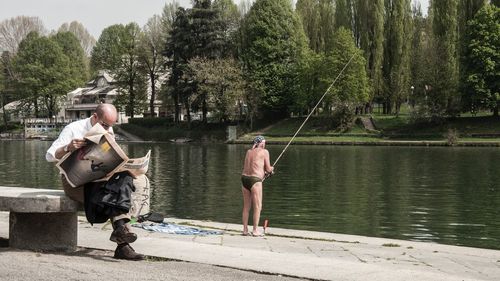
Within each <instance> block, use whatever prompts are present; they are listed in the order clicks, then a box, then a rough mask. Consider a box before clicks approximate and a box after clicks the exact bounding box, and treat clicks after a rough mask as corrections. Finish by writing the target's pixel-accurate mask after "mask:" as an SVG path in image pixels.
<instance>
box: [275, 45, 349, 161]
mask: <svg viewBox="0 0 500 281" xmlns="http://www.w3.org/2000/svg"><path fill="white" fill-rule="evenodd" d="M355 55H356V54H354V55H352V57H351V59H349V61H348V62H347V63H346V64H345V65H344V67H343V68H342V70H341V71H340V73H339V74H338V75H337V77H336V78H335V80H333V82H332V84H330V86H329V87H328V89H326V91H325V93H324V94H323V96H321V98H320V99H319V101H318V103H317V104H316V105H315V106H314V108H313V109H312V110H311V112H309V115H307V117H306V120H304V122H302V125H300V127H299V129H298V130H297V132H295V134H294V135H293V137H292V138H291V139H290V141H289V142H288V144H287V145H286V146H285V148H284V149H283V151H281V153H280V155H279V156H278V158H276V160H275V161H274V163H273V167H274V166H275V165H276V163H278V161H279V160H280V159H281V156H283V154H284V153H285V151H286V150H287V148H288V146H290V144H291V143H292V141H293V139H295V137H296V136H297V134H298V133H299V132H300V130H301V129H302V127H304V125H305V124H306V122H307V120H309V117H311V115H312V114H313V112H314V111H315V110H316V108H317V107H318V106H319V104H320V103H321V101H322V100H323V99H324V98H325V96H326V94H328V92H329V91H330V89H331V88H332V87H333V85H334V84H335V82H337V80H338V79H339V77H340V75H342V73H343V72H344V70H345V69H346V68H347V66H348V65H349V64H350V63H351V61H352V59H353V58H354V56H355Z"/></svg>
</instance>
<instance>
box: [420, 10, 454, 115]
mask: <svg viewBox="0 0 500 281" xmlns="http://www.w3.org/2000/svg"><path fill="white" fill-rule="evenodd" d="M457 6H458V0H442V1H432V2H430V7H431V8H430V10H431V14H430V15H429V17H431V20H432V48H433V49H434V51H435V53H436V56H435V61H434V62H433V64H432V65H430V66H429V67H431V68H432V71H433V72H434V74H435V75H434V78H433V81H432V82H431V85H430V86H431V87H432V90H431V91H428V93H427V95H428V96H429V97H430V99H429V102H430V103H431V104H430V108H431V109H432V110H433V115H440V116H443V115H456V114H457V112H458V110H459V99H460V96H459V95H458V52H457V42H458V41H457V40H458V34H457Z"/></svg>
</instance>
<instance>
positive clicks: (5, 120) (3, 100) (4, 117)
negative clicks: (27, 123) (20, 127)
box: [2, 94, 7, 128]
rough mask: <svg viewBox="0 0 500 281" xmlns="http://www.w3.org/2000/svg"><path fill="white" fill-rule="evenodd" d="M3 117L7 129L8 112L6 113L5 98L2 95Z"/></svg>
mask: <svg viewBox="0 0 500 281" xmlns="http://www.w3.org/2000/svg"><path fill="white" fill-rule="evenodd" d="M2 117H3V124H4V125H5V127H6V128H7V112H5V96H4V94H2Z"/></svg>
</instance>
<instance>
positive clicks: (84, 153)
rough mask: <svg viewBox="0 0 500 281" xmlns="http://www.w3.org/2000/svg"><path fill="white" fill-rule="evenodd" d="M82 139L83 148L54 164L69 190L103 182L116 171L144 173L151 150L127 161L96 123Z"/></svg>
mask: <svg viewBox="0 0 500 281" xmlns="http://www.w3.org/2000/svg"><path fill="white" fill-rule="evenodd" d="M85 140H86V141H87V145H85V146H84V147H82V148H80V149H78V150H75V151H73V152H72V153H67V154H66V155H65V156H64V157H63V158H61V160H59V162H57V164H56V167H57V168H59V170H60V171H61V173H62V174H64V176H65V177H66V180H67V181H68V183H69V184H70V185H71V186H73V187H77V186H81V185H84V184H86V183H88V182H96V181H106V180H108V179H109V178H110V177H111V176H113V174H115V173H117V172H123V171H127V172H129V173H130V174H131V175H132V176H133V177H137V176H139V175H142V174H145V173H146V172H147V171H148V166H149V158H150V155H151V150H149V151H148V153H147V154H146V155H145V156H144V157H141V158H132V159H129V158H128V157H127V155H126V154H125V152H123V150H122V149H121V148H120V146H119V145H118V144H117V143H116V141H115V139H114V137H113V136H112V135H110V134H109V133H108V131H106V130H105V129H104V128H103V127H102V126H101V125H100V124H99V123H97V124H95V125H94V127H92V129H90V131H88V132H87V134H86V135H85Z"/></svg>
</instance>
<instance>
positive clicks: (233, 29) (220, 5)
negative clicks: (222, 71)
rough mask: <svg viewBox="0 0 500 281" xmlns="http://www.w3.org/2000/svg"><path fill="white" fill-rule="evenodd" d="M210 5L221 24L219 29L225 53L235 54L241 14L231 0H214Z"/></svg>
mask: <svg viewBox="0 0 500 281" xmlns="http://www.w3.org/2000/svg"><path fill="white" fill-rule="evenodd" d="M212 7H213V8H214V9H215V10H217V11H218V13H217V14H218V15H219V20H220V24H221V31H222V35H223V40H224V46H225V48H226V49H225V50H224V51H223V53H224V54H226V55H232V56H236V54H237V47H238V45H237V42H238V30H239V28H240V22H241V15H240V12H239V11H238V6H236V5H235V4H234V3H233V1H232V0H214V2H213V3H212Z"/></svg>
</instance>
